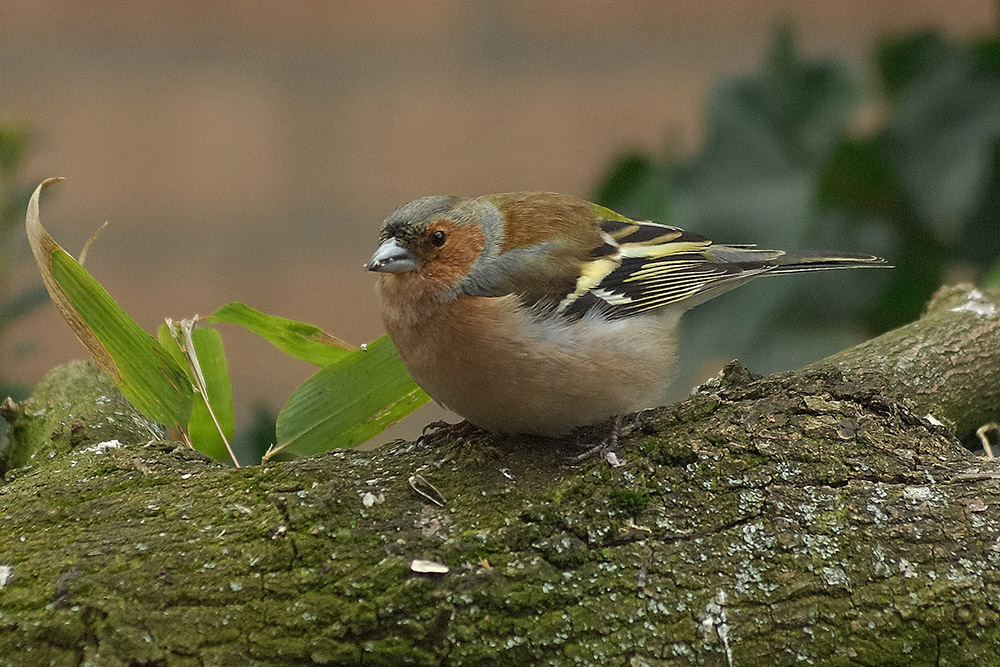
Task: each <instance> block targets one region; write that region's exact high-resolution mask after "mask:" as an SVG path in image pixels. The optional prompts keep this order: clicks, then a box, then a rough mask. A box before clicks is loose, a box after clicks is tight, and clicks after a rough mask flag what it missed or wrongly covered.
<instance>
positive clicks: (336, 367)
mask: <svg viewBox="0 0 1000 667" xmlns="http://www.w3.org/2000/svg"><path fill="white" fill-rule="evenodd" d="M429 400H430V397H428V396H427V394H425V393H424V392H423V391H421V389H420V388H419V387H418V386H417V384H416V383H415V382H414V381H413V379H412V378H410V375H409V373H407V371H406V368H405V367H404V366H403V362H402V360H401V359H400V358H399V354H398V353H397V352H396V348H395V347H393V345H392V342H391V341H390V340H389V338H388V337H387V336H382V337H380V338H378V339H377V340H375V341H374V342H372V343H369V344H368V345H367V346H365V347H363V348H362V349H358V350H354V351H353V352H350V353H348V354H347V355H346V356H345V357H343V358H342V359H341V360H340V361H337V362H334V363H332V364H329V365H327V366H325V367H324V368H322V369H321V370H319V371H318V372H316V373H315V374H314V375H313V376H312V377H311V378H309V379H308V380H306V381H305V382H304V383H303V384H302V385H301V386H300V387H299V388H298V389H296V390H295V392H294V393H293V394H292V396H291V398H289V399H288V403H286V404H285V407H284V408H283V409H282V410H281V413H280V414H279V415H278V424H277V436H278V443H279V444H278V446H277V447H275V448H274V449H272V450H271V451H270V452H269V453H268V455H267V456H266V457H265V459H267V458H270V457H271V456H273V455H274V454H277V453H278V452H281V451H286V452H288V453H292V454H298V455H306V454H315V453H317V452H323V451H327V450H330V449H334V448H338V447H354V446H356V445H359V444H361V443H362V442H365V441H366V440H368V439H369V438H371V437H373V436H375V435H377V434H379V433H381V432H382V431H384V430H385V429H386V428H388V427H389V426H391V425H392V424H395V423H396V422H398V421H399V420H400V419H402V418H403V417H405V416H406V415H408V414H410V413H411V412H413V411H414V410H416V409H417V408H419V407H420V406H422V405H424V404H425V403H427V402H428V401H429Z"/></svg>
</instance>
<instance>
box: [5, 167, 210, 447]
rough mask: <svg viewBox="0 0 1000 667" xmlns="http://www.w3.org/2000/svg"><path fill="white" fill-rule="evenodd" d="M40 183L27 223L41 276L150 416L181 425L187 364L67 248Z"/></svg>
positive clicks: (186, 411) (87, 343)
mask: <svg viewBox="0 0 1000 667" xmlns="http://www.w3.org/2000/svg"><path fill="white" fill-rule="evenodd" d="M60 180H62V179H59V178H52V179H49V180H47V181H44V182H43V183H42V184H41V185H39V186H38V187H37V188H36V189H35V192H34V194H32V195H31V199H30V201H29V202H28V212H27V216H26V217H25V229H26V231H27V233H28V242H29V243H30V244H31V251H32V253H33V254H34V256H35V262H36V263H37V264H38V269H39V271H40V272H41V274H42V282H44V283H45V288H46V289H47V290H48V292H49V297H50V298H51V299H52V302H53V303H54V304H55V305H56V307H57V308H58V309H59V312H60V313H61V314H62V316H63V319H65V320H66V322H67V323H68V324H69V326H70V328H71V329H73V333H75V334H76V337H77V338H79V339H80V342H81V343H83V345H84V347H86V348H87V350H88V351H89V352H90V356H91V357H93V359H94V361H95V362H96V363H97V365H98V366H99V367H100V368H101V370H103V371H104V372H105V373H107V374H108V375H109V376H110V377H111V379H112V380H114V382H115V384H117V385H118V387H119V388H120V389H121V391H122V393H123V394H124V395H125V397H126V398H128V400H129V401H131V402H132V403H133V404H134V405H135V406H136V407H137V408H138V409H139V410H141V411H142V412H144V413H145V414H146V415H148V416H149V417H151V418H153V419H155V420H157V421H159V422H161V423H163V424H166V425H168V426H172V427H175V428H177V429H180V430H183V428H184V426H185V425H186V424H187V423H188V418H189V416H190V414H191V408H192V389H191V383H190V382H189V380H188V378H187V375H186V374H185V372H184V370H183V369H182V368H181V367H180V366H179V365H178V364H177V363H176V362H174V360H173V359H171V358H170V356H169V354H168V353H167V352H166V350H164V349H163V347H162V346H160V344H159V343H157V342H156V340H154V339H153V337H152V336H150V335H149V334H148V333H146V332H145V331H144V330H143V329H142V327H140V326H139V325H138V324H137V323H136V322H135V320H133V319H132V318H131V317H129V316H128V314H127V313H125V311H124V310H122V309H121V307H120V306H119V305H118V304H117V303H116V302H115V300H114V299H113V298H112V297H111V295H110V294H108V292H107V290H105V289H104V287H102V286H101V284H100V283H98V282H97V281H96V280H95V279H94V278H93V276H91V275H90V274H89V273H88V272H87V271H86V270H85V269H84V268H83V267H82V266H80V264H79V263H77V261H76V260H75V259H73V258H72V257H71V256H70V255H69V253H67V252H66V251H65V250H63V249H62V248H61V247H60V246H59V244H58V243H56V242H55V240H54V239H53V238H52V237H51V236H50V235H49V233H48V232H46V231H45V229H44V228H43V227H42V224H41V220H40V218H39V213H38V200H39V197H40V194H41V191H42V189H43V188H45V187H47V186H49V185H51V184H53V183H55V182H57V181H60Z"/></svg>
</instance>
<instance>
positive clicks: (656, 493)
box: [0, 294, 1000, 665]
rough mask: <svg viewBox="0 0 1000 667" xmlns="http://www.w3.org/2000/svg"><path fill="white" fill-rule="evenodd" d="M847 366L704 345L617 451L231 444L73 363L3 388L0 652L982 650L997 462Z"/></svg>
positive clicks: (616, 658)
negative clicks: (198, 441) (180, 437)
mask: <svg viewBox="0 0 1000 667" xmlns="http://www.w3.org/2000/svg"><path fill="white" fill-rule="evenodd" d="M988 297H989V298H990V299H992V300H993V301H994V302H995V301H996V295H995V294H989V295H988ZM952 307H954V306H948V308H952ZM948 312H952V311H948ZM953 314H954V316H955V317H965V316H966V314H967V313H965V312H963V311H957V312H954V313H953ZM925 319H926V318H925ZM917 324H919V323H917ZM925 324H926V322H925ZM931 324H932V325H933V331H932V330H929V329H928V330H926V331H923V332H921V331H920V330H919V328H918V329H917V330H916V331H914V330H911V331H910V334H908V335H921V336H931V335H936V334H934V332H936V331H938V329H939V328H940V327H942V326H945V327H947V326H949V324H948V322H947V321H941V322H937V321H934V320H933V318H932V320H931ZM976 324H977V323H975V322H974V323H973V324H972V325H971V326H974V325H976ZM978 325H982V326H991V327H994V330H995V327H996V326H997V323H996V322H995V321H993V320H988V321H985V322H982V321H980V322H978ZM911 326H917V325H911ZM976 335H977V338H976V340H979V338H978V336H979V333H977V334H976ZM894 345H895V344H894ZM998 347H1000V346H998ZM894 349H895V348H894ZM985 356H986V357H989V359H988V360H987V361H988V363H991V364H992V363H996V359H994V358H993V357H990V355H989V354H987V355H985ZM860 358H861V357H859V359H860ZM976 358H977V359H978V360H979V362H980V363H983V359H984V355H982V354H979V353H978V352H977V354H976ZM885 363H886V362H885V355H883V356H882V358H881V360H880V361H878V362H876V364H873V365H877V364H883V365H885ZM862 367H863V364H862V362H861V361H852V362H851V363H850V364H848V363H841V362H836V363H827V364H819V365H816V366H814V367H811V368H810V369H806V370H804V371H802V372H799V373H786V374H780V375H777V376H772V377H769V378H763V379H753V378H750V377H747V375H746V374H744V373H740V372H738V370H737V369H731V371H730V372H729V373H728V374H727V375H726V376H725V378H724V379H723V380H722V381H721V382H720V383H717V385H716V386H713V387H710V388H709V387H707V388H705V389H703V391H701V392H700V393H698V394H697V395H694V396H692V397H691V398H690V399H689V400H687V401H684V402H682V403H679V404H677V405H674V406H670V407H667V408H662V409H659V410H656V411H652V412H651V413H649V414H647V415H645V416H644V418H643V420H642V422H641V426H640V428H639V429H638V430H637V431H636V432H635V433H634V434H633V435H632V436H631V437H629V438H628V439H626V440H625V441H624V442H623V443H622V444H621V446H620V449H619V455H620V456H621V457H622V458H623V459H624V460H625V461H626V464H625V465H624V466H621V467H617V468H615V467H611V466H608V465H606V464H605V463H604V462H603V461H601V460H599V459H592V460H588V461H585V462H583V463H582V464H579V465H573V464H568V463H566V458H567V456H568V455H569V454H571V453H573V451H574V447H575V444H574V442H573V441H572V440H567V441H552V440H544V439H529V438H512V437H499V436H489V435H486V434H481V435H477V436H472V437H469V438H467V439H466V440H463V441H460V442H445V443H442V444H440V445H438V446H425V445H421V444H417V443H405V442H397V443H394V444H392V445H390V446H388V447H385V448H382V449H380V450H377V451H375V452H356V451H339V452H331V453H328V454H324V455H321V456H316V457H310V458H305V459H299V460H295V461H290V462H281V463H271V464H268V465H265V466H258V467H251V468H245V469H241V470H236V469H232V468H227V467H224V466H221V465H219V464H217V463H214V462H212V461H210V460H208V459H206V458H204V457H201V456H200V455H198V454H196V453H194V452H191V451H189V450H186V449H183V448H182V447H181V446H180V445H178V444H177V443H173V442H169V441H165V440H162V439H152V438H151V436H150V434H149V431H148V429H147V428H146V425H143V426H141V427H139V426H137V424H138V423H139V422H136V421H134V420H132V419H131V418H129V419H119V421H120V422H121V423H123V424H126V425H128V428H129V429H131V430H127V431H125V432H121V433H119V434H112V433H110V432H106V431H101V430H100V429H99V428H98V427H101V428H103V426H100V425H102V424H103V423H104V422H102V420H101V419H100V417H98V416H96V414H95V416H93V417H90V418H87V419H82V418H81V417H80V415H81V414H82V411H83V410H85V409H88V408H89V406H92V405H95V404H97V401H96V397H97V396H106V395H107V390H108V387H107V385H106V383H104V382H103V381H101V380H99V378H98V377H95V376H94V375H93V373H87V372H82V373H74V374H71V377H70V378H68V380H67V381H66V382H63V381H59V382H55V381H54V382H52V383H50V386H52V387H53V389H52V390H51V391H56V392H60V391H61V392H65V393H66V395H68V392H72V393H73V396H74V398H73V400H72V401H69V402H67V401H64V400H62V399H61V398H59V397H56V396H57V394H51V395H50V394H47V393H46V391H50V390H40V391H39V392H38V393H36V395H35V397H34V398H33V399H32V400H33V401H35V403H34V404H26V405H23V406H20V407H21V408H23V409H21V410H15V411H14V412H13V413H12V416H11V418H12V419H13V420H14V428H17V429H22V430H21V431H18V433H20V434H22V435H25V436H26V437H27V436H30V437H31V438H35V437H37V436H38V435H39V434H42V435H43V436H44V437H42V438H41V440H40V441H39V442H38V443H36V446H30V445H25V447H26V450H25V451H34V452H36V454H35V456H34V457H33V458H30V459H25V460H26V461H27V465H26V466H25V467H21V468H16V469H12V470H10V471H9V472H8V473H7V477H6V479H5V480H4V484H3V486H2V487H0V534H2V535H4V536H5V537H4V539H3V540H2V541H0V572H7V573H8V575H9V576H6V577H4V576H0V664H10V665H21V664H24V665H28V664H32V665H33V664H45V663H52V664H81V663H87V664H101V665H103V664H109V665H115V664H132V663H137V664H144V663H150V664H213V665H215V664H219V665H224V664H247V663H254V664H310V663H311V664H365V665H370V664H375V665H398V664H427V665H432V664H448V665H464V664H483V663H491V664H492V663H498V662H499V663H506V664H594V663H597V662H600V663H605V662H606V663H609V664H637V665H641V664H651V665H660V664H665V665H671V664H676V665H687V664H705V665H713V664H719V665H727V664H728V665H734V664H792V663H798V662H802V661H807V662H808V661H811V662H813V663H815V664H834V665H837V664H842V665H868V664H870V665H875V664H899V665H902V664H906V665H924V664H927V665H930V664H970V663H972V662H977V664H991V663H992V662H996V661H997V660H998V655H997V646H998V644H1000V636H998V635H1000V625H998V621H1000V617H998V611H997V607H996V602H995V601H996V600H997V599H1000V596H998V594H1000V581H998V579H1000V576H998V575H997V572H998V571H1000V568H998V565H1000V562H998V561H1000V549H998V548H997V546H996V545H997V544H1000V518H998V515H997V513H996V512H995V511H992V510H993V509H995V507H996V506H997V505H998V503H1000V487H998V479H1000V469H998V467H997V465H996V464H994V463H993V462H988V461H983V460H981V459H979V458H977V457H976V456H974V455H973V454H971V453H970V452H969V451H968V450H966V449H965V448H963V447H962V446H961V445H960V444H959V443H958V441H957V440H956V439H955V437H954V436H953V434H952V431H950V430H948V429H946V428H944V427H941V426H936V425H934V423H933V422H932V421H930V420H928V419H927V418H926V417H925V414H926V410H925V407H926V406H925V403H923V402H922V401H924V398H923V397H921V396H919V395H918V396H915V397H909V398H908V397H906V396H905V395H900V394H899V393H898V392H891V391H887V390H886V386H888V384H891V383H880V382H877V381H874V380H875V379H877V377H876V376H875V375H871V374H867V373H866V372H861V371H859V370H858V369H859V368H862ZM991 372H992V371H991ZM56 386H58V387H60V389H58V390H56V389H55V388H54V387H56ZM62 395H63V394H59V395H58V396H62ZM117 400H118V399H117V398H115V399H113V400H112V402H111V403H110V405H115V406H120V405H121V404H120V403H118V402H117ZM42 405H44V406H45V407H46V411H45V413H44V414H41V415H39V414H38V413H39V411H40V409H41V408H40V406H42ZM81 406H85V407H81ZM116 409H117V408H116ZM942 409H943V408H942ZM994 409H995V408H994ZM981 412H982V411H981ZM97 414H99V413H97ZM940 414H941V417H942V418H944V419H950V417H949V414H944V413H940ZM37 420H45V422H44V425H42V424H41V423H39V422H38V421H37ZM77 421H79V422H80V424H82V425H81V426H78V427H76V428H74V424H76V423H77ZM92 426H94V427H95V429H97V430H92V428H91V427H92ZM604 428H606V426H605V425H602V426H600V427H597V428H595V429H593V430H591V431H586V432H584V433H582V434H580V437H581V438H583V439H584V440H589V439H596V438H599V437H601V435H602V434H603V432H604V431H602V429H604ZM49 433H51V434H54V435H53V437H52V438H51V440H52V441H54V442H55V443H57V444H56V445H51V446H50V445H49V444H48V443H49V440H48V439H47V438H48V434H49ZM113 440H118V441H119V442H120V443H121V444H122V446H120V447H114V446H108V445H105V446H99V445H100V444H101V443H107V442H110V441H113ZM50 452H51V454H50ZM414 475H420V476H421V477H422V478H424V479H426V480H427V481H428V482H430V483H431V484H433V485H434V487H435V488H436V489H437V490H438V491H440V493H441V494H442V495H443V497H444V498H445V499H446V502H445V504H444V506H443V507H440V506H438V505H436V504H434V503H432V502H430V501H428V500H427V499H426V498H424V497H423V496H421V495H418V494H417V493H416V492H415V491H414V490H413V489H412V487H411V486H410V483H409V480H410V478H411V477H412V476H414ZM414 559H425V560H429V561H433V562H437V563H441V564H445V565H447V567H448V568H449V569H448V572H447V573H445V574H422V573H418V572H414V571H412V570H411V562H412V561H413V560H414ZM3 568H8V569H3Z"/></svg>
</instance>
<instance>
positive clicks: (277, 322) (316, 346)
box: [205, 302, 356, 366]
mask: <svg viewBox="0 0 1000 667" xmlns="http://www.w3.org/2000/svg"><path fill="white" fill-rule="evenodd" d="M205 321H207V322H226V323H228V324H236V325H239V326H241V327H243V328H244V329H248V330H249V331H252V332H253V333H255V334H257V335H258V336H260V337H261V338H263V339H265V340H266V341H268V342H269V343H271V344H272V345H274V346H275V347H277V348H278V349H279V350H281V351H282V352H284V353H285V354H289V355H291V356H293V357H295V358H297V359H302V360H303V361H308V362H309V363H311V364H315V365H317V366H326V365H327V364H330V363H333V362H335V361H339V360H341V359H343V358H344V357H345V356H347V354H348V353H349V352H351V351H352V350H355V349H356V348H355V347H354V346H353V345H351V344H350V343H346V342H344V341H342V340H341V339H339V338H337V337H336V336H332V335H330V334H328V333H327V332H325V331H323V330H322V329H320V328H319V327H317V326H313V325H312V324H305V323H303V322H296V321H295V320H290V319H287V318H284V317H277V316H275V315H268V314H266V313H262V312H260V311H259V310H255V309H253V308H251V307H250V306H247V305H246V304H242V303H238V302H234V303H229V304H226V305H225V306H223V307H222V308H219V309H218V310H217V311H215V312H214V313H212V315H211V316H210V317H207V318H205Z"/></svg>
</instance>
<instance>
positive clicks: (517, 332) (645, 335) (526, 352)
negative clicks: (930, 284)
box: [366, 192, 888, 436]
mask: <svg viewBox="0 0 1000 667" xmlns="http://www.w3.org/2000/svg"><path fill="white" fill-rule="evenodd" d="M878 266H888V265H887V264H886V262H885V260H884V259H882V258H880V257H876V256H874V255H865V254H851V253H827V252H802V251H782V250H765V249H760V248H757V247H756V246H754V245H731V244H719V243H713V242H712V241H710V240H709V239H707V238H705V237H704V236H700V235H698V234H694V233H690V232H686V231H684V230H682V229H680V228H678V227H674V226H671V225H666V224H660V223H657V222H652V221H649V220H635V219H632V218H629V217H626V216H624V215H621V214H619V213H616V212H615V211H613V210H611V209H609V208H605V207H603V206H600V205H598V204H594V203H591V202H589V201H585V200H583V199H578V198H576V197H572V196H569V195H563V194H557V193H549V192H513V193H505V194H493V195H483V196H479V197H473V198H463V197H457V196H444V195H440V196H438V195H435V196H428V197H422V198H420V199H416V200H414V201H411V202H409V203H408V204H405V205H403V206H401V207H399V208H397V209H396V210H395V211H393V212H392V213H391V214H390V215H389V216H388V217H387V218H386V219H385V221H384V223H383V225H382V228H381V233H380V236H379V245H378V248H377V249H376V250H375V252H374V254H373V255H372V257H371V259H370V260H369V261H368V263H367V264H366V268H367V269H368V270H369V271H373V272H376V273H377V274H378V276H377V280H376V282H377V291H378V296H379V302H380V311H381V317H382V321H383V323H384V325H385V328H386V331H387V332H388V334H389V337H390V338H391V340H392V342H393V344H394V345H395V347H396V349H397V350H398V352H399V355H400V357H401V359H402V361H403V363H404V365H405V366H406V368H407V370H408V371H409V372H410V374H411V375H412V377H413V379H414V380H415V381H416V382H417V384H418V385H419V386H420V387H421V388H422V389H423V390H424V391H425V392H426V393H427V394H428V395H429V396H430V397H431V398H433V399H434V400H435V401H437V402H438V403H439V404H441V405H442V406H444V407H446V408H448V409H450V410H452V411H454V412H456V413H458V414H459V415H460V416H461V417H463V418H464V419H465V420H467V422H469V423H471V424H472V425H474V426H477V427H479V428H481V429H485V430H487V431H492V432H496V433H507V434H527V435H540V436H561V435H565V434H567V433H570V432H572V431H574V430H575V429H577V428H579V427H583V426H587V425H591V424H596V423H598V422H601V421H604V420H606V419H609V418H620V417H621V415H626V414H631V413H636V412H639V411H642V410H644V409H647V408H652V407H657V406H661V405H664V404H665V403H666V402H667V391H668V388H669V386H670V383H671V380H672V370H673V366H674V364H675V361H676V360H677V355H678V350H677V343H678V336H677V332H678V326H679V322H680V318H681V315H682V314H683V313H684V312H685V311H687V310H688V309H690V308H692V307H693V306H696V305H698V304H700V303H703V302H705V301H707V300H708V299H711V298H714V297H716V296H718V295H720V294H723V293H724V292H727V291H729V290H731V289H733V288H735V287H738V286H740V285H742V284H744V283H746V282H747V281H749V280H752V279H754V278H757V277H759V276H769V275H778V274H785V273H795V272H804V271H818V270H824V269H841V268H857V267H878Z"/></svg>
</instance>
